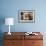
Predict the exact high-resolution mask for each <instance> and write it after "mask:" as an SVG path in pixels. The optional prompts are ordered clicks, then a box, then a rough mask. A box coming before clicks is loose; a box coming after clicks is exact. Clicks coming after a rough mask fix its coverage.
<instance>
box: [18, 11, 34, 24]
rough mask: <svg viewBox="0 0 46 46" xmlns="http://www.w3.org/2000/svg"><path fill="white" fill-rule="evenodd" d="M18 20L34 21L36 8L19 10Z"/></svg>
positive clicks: (23, 21) (24, 21)
mask: <svg viewBox="0 0 46 46" xmlns="http://www.w3.org/2000/svg"><path fill="white" fill-rule="evenodd" d="M18 21H19V22H22V23H34V22H35V10H19V11H18Z"/></svg>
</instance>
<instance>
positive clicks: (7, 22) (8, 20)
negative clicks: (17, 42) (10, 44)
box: [5, 18, 14, 35]
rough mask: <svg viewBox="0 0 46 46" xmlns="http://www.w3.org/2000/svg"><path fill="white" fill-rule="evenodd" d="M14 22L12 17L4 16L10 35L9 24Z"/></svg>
mask: <svg viewBox="0 0 46 46" xmlns="http://www.w3.org/2000/svg"><path fill="white" fill-rule="evenodd" d="M13 24H14V19H13V18H5V25H9V32H8V34H9V35H11V33H10V25H13Z"/></svg>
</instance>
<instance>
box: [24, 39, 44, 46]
mask: <svg viewBox="0 0 46 46" xmlns="http://www.w3.org/2000/svg"><path fill="white" fill-rule="evenodd" d="M24 46H43V41H42V40H25V41H24Z"/></svg>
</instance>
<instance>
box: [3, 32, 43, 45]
mask: <svg viewBox="0 0 46 46" xmlns="http://www.w3.org/2000/svg"><path fill="white" fill-rule="evenodd" d="M25 33H26V32H11V35H8V34H7V32H5V33H4V46H43V35H42V34H41V33H40V32H35V33H37V34H38V35H25ZM33 33H34V32H33Z"/></svg>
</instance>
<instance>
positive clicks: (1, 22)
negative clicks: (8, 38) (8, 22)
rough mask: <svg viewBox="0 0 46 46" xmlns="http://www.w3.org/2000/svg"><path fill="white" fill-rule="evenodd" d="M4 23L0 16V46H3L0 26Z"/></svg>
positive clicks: (0, 27) (2, 17)
mask: <svg viewBox="0 0 46 46" xmlns="http://www.w3.org/2000/svg"><path fill="white" fill-rule="evenodd" d="M4 23H5V17H4V16H0V46H3V34H4V33H3V32H2V25H3V24H4Z"/></svg>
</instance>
